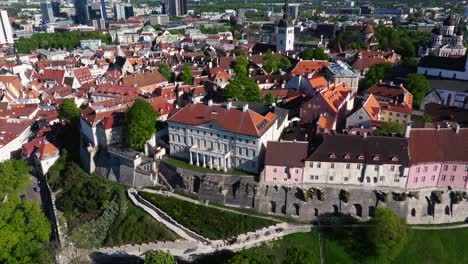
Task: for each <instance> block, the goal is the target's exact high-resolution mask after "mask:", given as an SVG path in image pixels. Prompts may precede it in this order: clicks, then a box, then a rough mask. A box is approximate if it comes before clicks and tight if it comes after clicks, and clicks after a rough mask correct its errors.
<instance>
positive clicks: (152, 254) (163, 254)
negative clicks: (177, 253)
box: [145, 250, 176, 264]
mask: <svg viewBox="0 0 468 264" xmlns="http://www.w3.org/2000/svg"><path fill="white" fill-rule="evenodd" d="M175 263H176V261H175V259H174V256H172V255H171V253H169V252H168V251H162V250H156V251H154V250H150V251H148V252H146V256H145V264H175Z"/></svg>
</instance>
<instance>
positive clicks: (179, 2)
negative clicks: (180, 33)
mask: <svg viewBox="0 0 468 264" xmlns="http://www.w3.org/2000/svg"><path fill="white" fill-rule="evenodd" d="M186 14H187V0H169V15H171V16H184V15H186Z"/></svg>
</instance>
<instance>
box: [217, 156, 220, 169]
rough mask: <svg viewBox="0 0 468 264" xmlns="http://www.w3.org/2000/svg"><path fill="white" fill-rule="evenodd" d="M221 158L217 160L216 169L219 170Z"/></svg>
mask: <svg viewBox="0 0 468 264" xmlns="http://www.w3.org/2000/svg"><path fill="white" fill-rule="evenodd" d="M219 162H220V161H219V158H216V169H217V170H219Z"/></svg>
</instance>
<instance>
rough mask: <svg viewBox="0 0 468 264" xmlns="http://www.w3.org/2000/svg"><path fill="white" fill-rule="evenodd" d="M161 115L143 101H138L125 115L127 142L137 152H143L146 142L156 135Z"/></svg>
mask: <svg viewBox="0 0 468 264" xmlns="http://www.w3.org/2000/svg"><path fill="white" fill-rule="evenodd" d="M158 116H159V113H158V112H156V111H154V109H153V107H152V106H151V105H150V104H149V103H148V102H146V101H145V100H143V99H137V100H136V101H135V103H134V104H133V106H132V107H131V108H130V109H129V110H128V111H127V113H126V114H125V120H124V125H123V128H124V136H125V142H126V143H127V144H128V145H129V146H130V147H132V148H134V149H136V150H142V149H143V147H144V144H145V142H146V141H148V140H149V139H150V138H151V137H152V136H153V135H154V134H155V133H156V120H157V118H158Z"/></svg>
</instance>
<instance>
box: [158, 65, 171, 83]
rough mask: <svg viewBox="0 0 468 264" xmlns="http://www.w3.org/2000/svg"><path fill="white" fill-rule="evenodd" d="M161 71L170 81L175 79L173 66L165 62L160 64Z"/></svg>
mask: <svg viewBox="0 0 468 264" xmlns="http://www.w3.org/2000/svg"><path fill="white" fill-rule="evenodd" d="M159 72H160V73H161V74H162V75H163V76H164V77H165V78H166V79H167V80H168V81H169V82H172V81H173V79H174V78H173V76H172V70H171V67H170V66H169V65H167V64H165V63H162V64H161V65H159Z"/></svg>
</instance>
